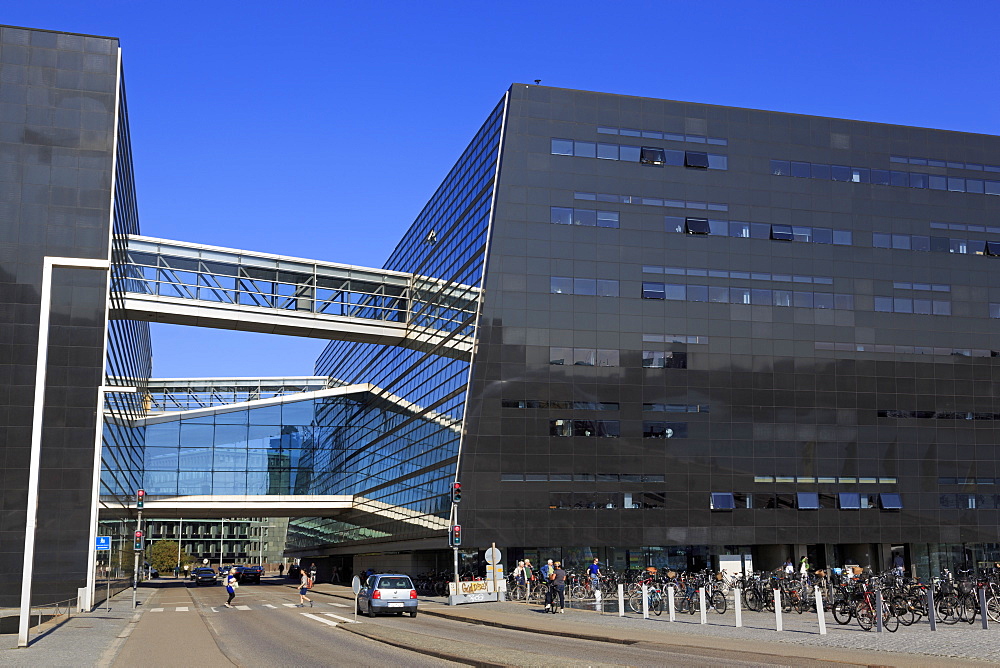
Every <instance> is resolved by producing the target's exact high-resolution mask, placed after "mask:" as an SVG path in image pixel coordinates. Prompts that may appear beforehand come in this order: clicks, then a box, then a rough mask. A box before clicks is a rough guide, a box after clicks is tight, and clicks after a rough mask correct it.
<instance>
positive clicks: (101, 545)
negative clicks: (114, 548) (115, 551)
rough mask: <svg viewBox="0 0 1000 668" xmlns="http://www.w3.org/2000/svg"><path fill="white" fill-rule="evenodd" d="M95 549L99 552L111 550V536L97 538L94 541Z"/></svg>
mask: <svg viewBox="0 0 1000 668" xmlns="http://www.w3.org/2000/svg"><path fill="white" fill-rule="evenodd" d="M94 549H95V550H97V551H98V552H103V551H110V550H111V536H97V538H96V539H95V540H94Z"/></svg>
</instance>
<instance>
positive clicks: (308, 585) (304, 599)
mask: <svg viewBox="0 0 1000 668" xmlns="http://www.w3.org/2000/svg"><path fill="white" fill-rule="evenodd" d="M299 573H300V575H301V577H300V578H299V607H300V608H304V607H306V603H308V604H309V607H310V608H311V607H313V602H312V599H311V598H309V597H308V596H306V594H308V593H309V590H310V589H312V585H313V580H312V579H311V578H310V577H309V574H308V573H306V572H305V571H304V570H302V571H300V572H299Z"/></svg>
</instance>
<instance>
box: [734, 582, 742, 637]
mask: <svg viewBox="0 0 1000 668" xmlns="http://www.w3.org/2000/svg"><path fill="white" fill-rule="evenodd" d="M733 607H734V608H736V628H740V627H741V626H743V599H742V598H740V588H739V587H735V588H733Z"/></svg>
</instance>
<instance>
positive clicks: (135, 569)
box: [132, 510, 142, 610]
mask: <svg viewBox="0 0 1000 668" xmlns="http://www.w3.org/2000/svg"><path fill="white" fill-rule="evenodd" d="M135 530H136V531H137V532H139V531H142V511H141V510H140V511H139V515H138V517H137V518H136V520H135ZM138 544H139V543H138V542H137V543H136V545H138ZM139 552H140V550H136V551H135V563H134V565H133V566H132V609H133V610H135V608H136V604H135V596H136V590H137V589H138V588H139Z"/></svg>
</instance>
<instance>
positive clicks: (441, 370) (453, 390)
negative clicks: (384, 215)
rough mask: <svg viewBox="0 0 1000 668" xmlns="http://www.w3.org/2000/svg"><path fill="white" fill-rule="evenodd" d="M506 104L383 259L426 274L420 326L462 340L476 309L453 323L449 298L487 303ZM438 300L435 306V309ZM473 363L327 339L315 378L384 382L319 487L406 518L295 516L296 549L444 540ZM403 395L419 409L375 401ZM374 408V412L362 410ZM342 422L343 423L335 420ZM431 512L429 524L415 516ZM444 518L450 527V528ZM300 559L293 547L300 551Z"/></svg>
mask: <svg viewBox="0 0 1000 668" xmlns="http://www.w3.org/2000/svg"><path fill="white" fill-rule="evenodd" d="M504 111H505V101H504V102H501V103H500V104H499V105H498V106H497V107H496V108H495V109H494V110H493V111H492V112H491V113H490V116H489V118H488V119H487V120H486V122H485V123H484V125H483V126H482V127H481V128H480V130H479V132H477V133H476V136H475V138H474V139H473V140H472V142H471V143H470V144H469V146H468V148H466V150H465V151H464V152H463V154H462V156H461V157H460V158H459V160H458V162H457V163H456V164H455V166H454V167H453V168H452V170H451V171H450V173H449V174H448V175H447V177H446V178H445V180H444V182H443V183H442V184H441V186H440V187H439V188H438V190H437V192H436V193H435V194H434V196H433V197H432V198H431V199H430V201H429V202H428V203H427V205H426V206H425V207H424V209H423V211H421V213H420V215H419V216H417V219H416V220H415V221H414V223H413V224H412V226H411V227H410V229H409V230H408V231H407V232H406V234H405V235H404V237H403V239H402V240H401V241H400V242H399V244H398V245H397V247H396V249H395V250H394V251H393V253H392V255H391V256H390V258H389V260H388V261H387V262H386V263H385V265H384V268H385V269H392V270H396V271H406V272H412V273H414V274H417V275H420V276H425V277H428V278H429V279H432V280H429V281H427V287H426V289H427V290H428V292H429V294H428V295H427V297H426V298H423V296H422V295H420V294H415V295H413V297H412V301H413V302H414V309H415V311H416V312H417V314H418V316H419V317H418V318H417V319H416V320H415V321H414V322H413V324H415V325H420V326H424V327H428V328H430V329H432V330H435V329H437V330H444V331H447V332H450V333H452V334H454V335H456V336H458V335H463V336H468V335H472V334H473V333H474V328H475V316H474V315H471V316H467V317H466V318H465V319H464V320H462V321H461V322H458V323H456V322H455V319H454V317H453V312H450V311H448V310H447V309H446V308H445V307H443V306H441V303H442V302H444V301H445V300H444V299H443V298H442V295H444V296H449V295H450V296H453V297H454V298H455V299H456V300H457V301H458V303H462V304H465V303H468V302H475V301H477V300H478V299H479V296H480V291H479V288H480V287H481V282H482V281H481V279H482V274H483V266H484V263H485V261H486V255H487V246H488V237H487V234H488V231H489V226H490V219H491V214H492V206H493V197H494V185H495V175H496V171H497V161H498V159H499V147H500V143H501V129H502V126H503V118H504ZM432 304H433V305H434V306H433V307H431V306H430V305H432ZM469 364H470V361H469V359H467V358H465V359H455V358H454V356H447V355H445V354H438V353H436V352H435V351H434V350H431V351H429V352H428V351H427V350H424V349H422V350H416V349H406V348H390V347H386V346H378V345H371V344H354V343H331V344H330V345H329V346H327V348H326V350H324V351H323V353H322V355H321V356H320V357H319V359H318V360H317V362H316V373H317V374H322V375H327V376H330V377H332V378H335V379H337V380H340V381H346V382H349V383H370V384H372V385H374V386H376V387H377V388H378V389H377V390H375V391H374V392H373V393H372V395H371V396H370V397H369V398H367V399H366V406H364V407H359V410H357V411H356V413H355V414H353V415H350V416H345V417H346V418H347V419H349V420H350V421H349V422H348V421H343V422H341V423H342V424H350V425H351V426H352V427H351V429H352V432H344V433H343V437H344V447H346V451H344V450H339V449H338V448H331V449H329V450H328V451H327V452H326V453H325V454H324V456H329V457H331V460H330V463H329V465H330V469H329V470H330V471H331V472H330V473H329V474H328V475H327V477H326V478H324V481H323V483H322V484H321V487H322V488H323V489H324V490H329V491H328V492H327V493H333V494H336V493H344V492H346V491H348V490H350V491H353V493H354V494H356V495H358V496H360V497H363V498H364V499H366V501H368V502H369V503H371V504H376V505H377V504H390V505H392V506H397V507H402V508H405V509H407V510H408V511H410V513H413V514H414V515H413V516H411V515H410V513H407V516H408V518H409V521H404V520H397V521H391V520H386V521H385V522H384V523H383V524H382V525H381V526H380V527H378V528H377V530H375V531H374V533H373V531H372V528H371V527H365V526H360V525H359V524H357V523H355V522H348V521H342V520H334V519H308V518H307V519H300V520H293V521H292V522H291V523H290V526H289V538H288V540H289V546H290V548H303V549H307V548H309V547H315V546H316V545H317V544H330V545H332V544H334V543H336V544H337V545H338V547H342V546H347V548H348V549H355V548H353V547H352V543H353V544H358V543H357V542H358V541H373V540H378V541H383V542H384V541H389V540H401V539H414V538H423V537H431V536H437V537H439V539H440V541H441V544H442V545H443V543H444V540H445V536H444V531H440V527H442V526H444V525H446V524H447V518H448V513H449V503H448V501H447V500H446V499H447V496H448V487H449V483H450V482H451V481H452V480H453V479H454V476H455V463H456V460H457V457H458V452H459V442H460V439H461V421H462V418H463V415H464V411H465V403H466V388H467V383H468V380H469ZM387 399H388V400H390V401H393V402H395V401H398V400H399V399H402V400H403V401H405V402H407V403H408V404H410V405H412V406H414V407H415V410H417V411H418V412H419V416H411V417H406V416H400V417H399V418H398V419H394V420H392V421H391V422H386V421H385V420H383V418H382V414H381V412H380V411H377V410H371V409H372V408H377V407H378V406H379V405H380V404H381V403H384V402H385V401H386V400H387ZM365 409H367V410H365ZM340 420H342V418H338V420H337V421H340ZM421 515H424V516H427V518H428V521H427V522H419V521H413V518H414V517H419V516H421ZM442 523H443V524H442ZM293 554H294V552H293Z"/></svg>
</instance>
